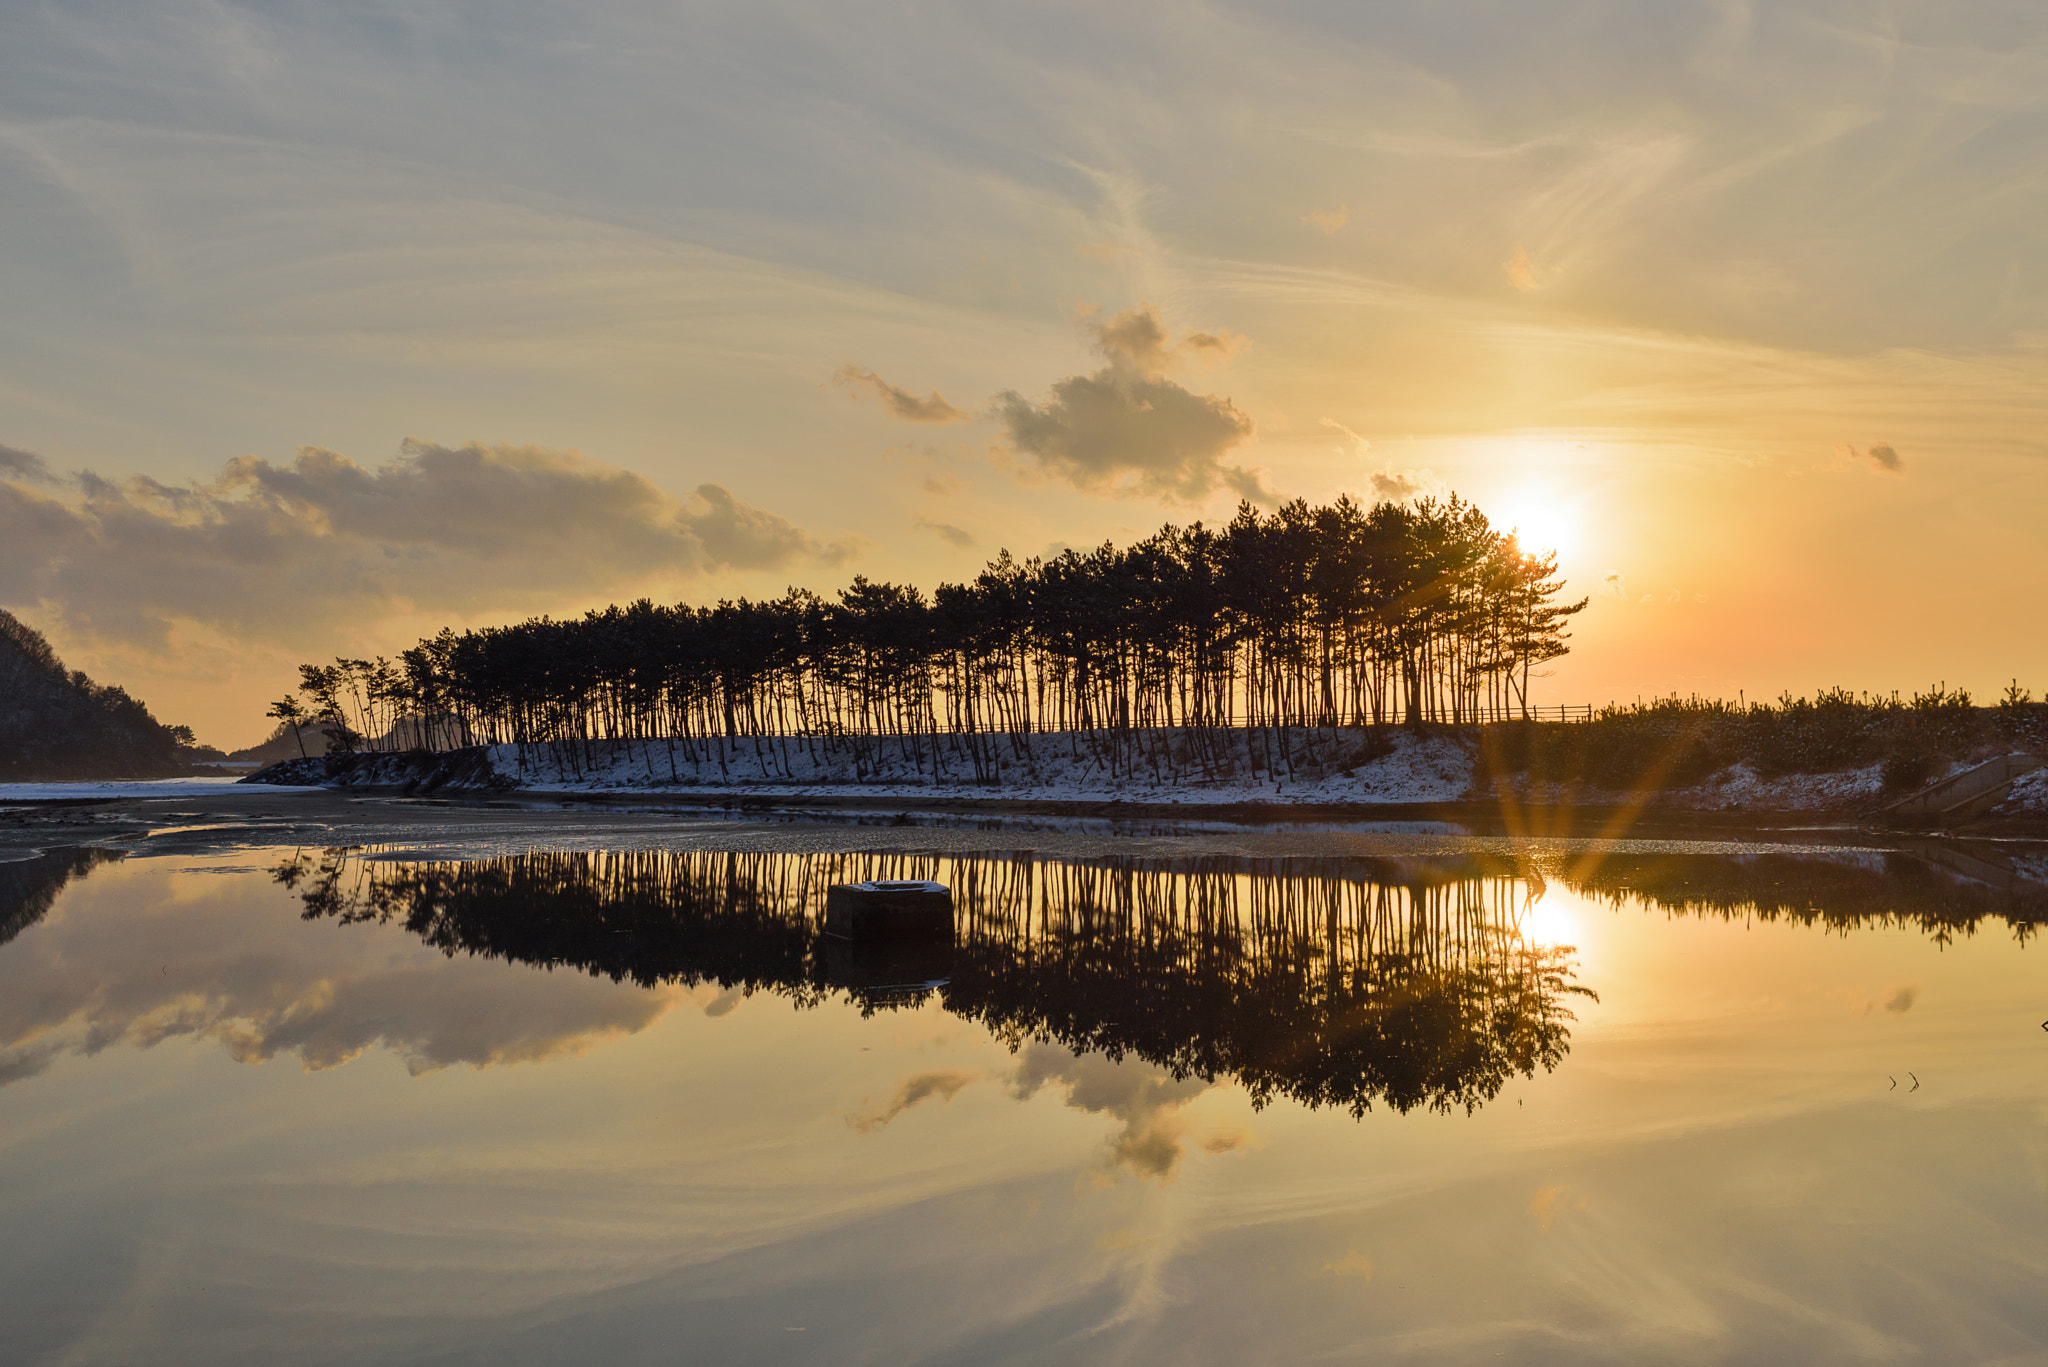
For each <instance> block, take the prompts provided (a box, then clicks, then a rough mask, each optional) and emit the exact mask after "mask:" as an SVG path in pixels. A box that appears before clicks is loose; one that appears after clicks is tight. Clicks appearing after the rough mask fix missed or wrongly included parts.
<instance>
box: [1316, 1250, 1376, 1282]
mask: <svg viewBox="0 0 2048 1367" xmlns="http://www.w3.org/2000/svg"><path fill="white" fill-rule="evenodd" d="M1323 1271H1325V1272H1329V1273H1334V1274H1335V1275H1337V1276H1339V1277H1361V1278H1363V1279H1364V1280H1366V1281H1371V1280H1372V1259H1370V1258H1368V1257H1366V1256H1365V1255H1364V1254H1363V1253H1358V1252H1351V1253H1346V1254H1345V1255H1344V1256H1343V1257H1341V1258H1332V1259H1331V1260H1330V1261H1329V1262H1326V1263H1324V1264H1323Z"/></svg>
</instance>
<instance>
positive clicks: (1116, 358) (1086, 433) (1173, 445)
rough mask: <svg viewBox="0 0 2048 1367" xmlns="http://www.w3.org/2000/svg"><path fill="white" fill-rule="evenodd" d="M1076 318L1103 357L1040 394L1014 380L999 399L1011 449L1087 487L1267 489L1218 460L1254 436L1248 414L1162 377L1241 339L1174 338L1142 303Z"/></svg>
mask: <svg viewBox="0 0 2048 1367" xmlns="http://www.w3.org/2000/svg"><path fill="white" fill-rule="evenodd" d="M1083 323H1084V326H1085V327H1086V328H1087V329H1088V331H1089V332H1090V333H1091V334H1092V336H1093V340H1094V344H1095V349H1096V350H1097V351H1098V352H1100V353H1101V354H1102V356H1103V357H1104V359H1106V360H1107V361H1108V362H1109V364H1108V365H1106V366H1104V367H1103V368H1102V369H1100V370H1097V371H1094V372H1092V373H1090V374H1086V375H1073V376H1069V377H1068V378H1066V379H1064V380H1061V381H1059V382H1058V383H1057V384H1055V385H1053V386H1052V393H1051V395H1050V396H1049V397H1048V398H1046V399H1045V400H1043V401H1042V402H1038V403H1033V402H1031V401H1030V400H1028V399H1026V398H1025V397H1024V396H1023V395H1021V394H1019V393H1017V392H1016V391H1014V390H1010V391H1006V392H1005V393H1003V394H1002V395H1000V396H998V397H997V399H996V402H995V411H996V415H997V416H998V417H999V418H1000V419H1001V420H1002V423H1003V427H1004V431H1005V434H1006V435H1007V436H1008V438H1009V442H1010V446H1011V448H1012V449H1013V450H1014V451H1015V452H1016V453H1017V454H1018V455H1020V456H1023V457H1025V458H1027V459H1029V460H1030V461H1032V462H1034V463H1035V464H1036V465H1037V467H1038V468H1039V469H1041V470H1043V471H1045V472H1047V473H1050V474H1052V475H1055V476H1057V477H1059V478H1062V479H1065V480H1067V481H1068V482H1069V483H1071V484H1073V485H1074V486H1075V487H1076V488H1079V489H1084V490H1088V491H1090V492H1098V493H1114V494H1126V495H1128V494H1151V495H1158V496H1164V497H1168V498H1177V499H1184V500H1188V501H1194V500H1197V499H1200V498H1203V497H1206V496H1207V495H1209V494H1210V493H1212V492H1214V491H1215V489H1216V488H1217V487H1218V486H1219V485H1227V486H1228V487H1230V488H1232V489H1234V490H1236V491H1237V492H1238V493H1239V494H1240V495H1242V496H1244V497H1246V498H1252V499H1255V500H1258V501H1269V500H1270V499H1271V498H1272V495H1271V494H1270V493H1269V492H1268V491H1267V490H1266V489H1265V488H1264V486H1263V485H1262V484H1261V482H1260V481H1259V479H1258V476H1257V475H1256V474H1254V473H1252V472H1251V471H1249V470H1246V469H1245V468H1244V467H1242V466H1237V465H1226V464H1224V461H1223V457H1224V456H1225V455H1226V454H1228V453H1229V452H1230V451H1231V450H1232V449H1234V448H1235V447H1237V446H1239V445H1241V444H1243V443H1244V442H1246V441H1248V440H1250V439H1251V437H1252V435H1253V433H1254V431H1255V428H1254V425H1253V423H1252V420H1251V418H1250V417H1248V416H1246V414H1244V413H1243V412H1242V411H1240V410H1239V409H1238V408H1237V406H1236V405H1234V404H1233V403H1231V401H1230V400H1229V399H1228V398H1226V397H1223V396H1220V395H1211V394H1195V393H1191V392H1190V391H1188V390H1187V389H1184V388H1183V387H1181V386H1180V385H1179V384H1177V383H1175V382H1174V381H1172V380H1170V379H1168V378H1166V371H1167V370H1168V369H1170V368H1172V367H1173V366H1174V365H1176V364H1177V363H1179V362H1180V361H1182V360H1185V359H1187V358H1189V357H1191V356H1193V357H1203V356H1216V357H1225V356H1228V355H1229V354H1230V353H1231V352H1232V351H1234V350H1235V349H1236V347H1237V345H1238V339H1236V338H1233V337H1229V336H1226V335H1223V334H1219V333H1209V332H1196V333H1189V334H1188V335H1187V336H1185V337H1183V338H1182V339H1181V341H1180V342H1179V343H1178V344H1176V343H1174V342H1173V341H1172V339H1171V337H1170V335H1169V334H1168V332H1167V330H1166V326H1165V324H1164V323H1163V322H1162V320H1161V319H1160V316H1159V312H1158V310H1157V309H1154V308H1153V307H1152V306H1151V305H1149V304H1146V305H1140V306H1139V307H1137V308H1134V309H1126V310H1125V311H1123V312H1122V313H1118V314H1114V315H1112V316H1111V317H1108V318H1097V317H1095V316H1094V315H1093V314H1084V315H1083Z"/></svg>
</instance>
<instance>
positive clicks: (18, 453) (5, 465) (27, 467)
mask: <svg viewBox="0 0 2048 1367" xmlns="http://www.w3.org/2000/svg"><path fill="white" fill-rule="evenodd" d="M0 476H4V477H6V478H9V479H26V480H32V481H34V482H35V483H37V484H54V483H56V480H57V477H56V476H55V475H53V474H52V473H50V467H49V466H48V465H47V464H45V463H44V461H43V458H42V457H41V456H39V455H37V454H36V453H35V452H33V451H24V450H22V449H21V448H19V447H16V446H8V445H6V444H5V443H4V442H0Z"/></svg>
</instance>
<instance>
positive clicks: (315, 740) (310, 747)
mask: <svg viewBox="0 0 2048 1367" xmlns="http://www.w3.org/2000/svg"><path fill="white" fill-rule="evenodd" d="M326 753H327V724H326V723H325V722H317V721H309V722H307V723H306V724H305V725H303V726H301V727H299V729H298V732H297V734H296V735H295V734H293V732H292V728H291V727H289V726H287V725H285V724H284V723H283V722H279V723H278V724H277V729H276V730H274V731H272V732H271V733H270V735H269V737H268V738H266V739H265V740H264V741H263V743H262V744H260V745H252V746H250V747H249V748H248V749H246V750H236V751H233V752H231V753H230V754H229V755H228V758H229V759H231V760H245V761H251V762H254V763H256V764H275V763H277V762H278V761H279V760H281V759H299V758H301V757H307V758H310V757H312V756H316V755H324V754H326Z"/></svg>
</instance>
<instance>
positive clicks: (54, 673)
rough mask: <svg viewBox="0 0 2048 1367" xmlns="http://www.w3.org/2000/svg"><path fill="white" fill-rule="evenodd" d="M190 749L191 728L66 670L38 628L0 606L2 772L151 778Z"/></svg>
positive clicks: (27, 776)
mask: <svg viewBox="0 0 2048 1367" xmlns="http://www.w3.org/2000/svg"><path fill="white" fill-rule="evenodd" d="M193 753H194V747H193V740H192V732H191V730H190V728H188V727H183V726H165V725H163V724H162V723H160V722H159V721H157V719H156V718H155V717H152V716H151V715H150V714H149V709H148V708H147V707H144V706H143V705H142V704H141V703H140V702H138V701H137V700H136V699H134V698H131V697H129V696H128V694H127V692H126V691H125V690H123V689H121V688H119V687H116V686H114V685H111V684H96V683H94V682H93V681H92V680H91V679H89V678H87V677H86V676H85V675H84V673H82V672H78V671H67V670H66V669H65V668H64V662H63V661H62V660H59V659H58V658H57V652H56V651H54V650H52V649H50V643H49V642H48V641H46V640H44V639H43V636H42V633H41V632H38V631H36V630H35V629H34V628H32V627H30V626H28V625H27V624H26V623H24V622H22V621H21V620H20V619H19V618H17V617H15V616H14V615H13V614H12V613H9V612H5V611H0V779H5V780H12V781H16V782H20V781H29V780H45V779H83V778H155V777H161V776H164V775H167V774H179V773H183V772H185V770H186V768H187V767H188V763H189V760H190V758H191V756H192V755H193Z"/></svg>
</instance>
